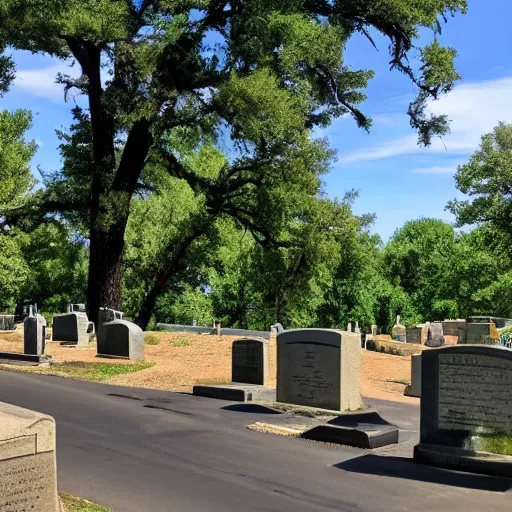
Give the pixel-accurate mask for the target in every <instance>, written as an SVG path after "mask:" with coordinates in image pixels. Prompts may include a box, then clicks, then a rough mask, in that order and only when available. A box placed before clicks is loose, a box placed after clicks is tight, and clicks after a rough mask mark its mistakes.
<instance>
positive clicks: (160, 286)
mask: <svg viewBox="0 0 512 512" xmlns="http://www.w3.org/2000/svg"><path fill="white" fill-rule="evenodd" d="M214 220H215V215H211V214H210V215H205V216H198V217H196V218H195V219H192V222H191V226H189V229H188V233H187V234H186V236H183V237H182V238H181V240H180V241H179V242H176V243H172V244H169V245H168V246H167V247H166V249H165V251H163V253H162V254H163V255H164V256H163V257H166V258H167V259H166V260H165V261H164V265H163V266H162V267H161V269H160V271H159V272H158V274H157V276H156V279H155V281H154V284H153V286H152V287H151V289H150V290H149V292H148V293H147V294H146V296H145V297H144V300H143V302H142V306H141V307H140V310H139V314H138V315H137V318H136V319H135V323H136V324H137V325H138V326H139V327H140V328H141V329H142V330H143V331H144V330H145V329H146V328H147V326H148V324H149V321H150V320H151V315H152V314H153V310H154V309H155V305H156V301H157V299H158V297H160V295H161V294H162V293H163V292H164V291H165V289H166V287H167V283H168V282H169V280H170V279H171V277H173V276H174V275H176V273H178V272H179V271H181V270H183V269H184V268H186V265H187V261H186V257H185V256H186V254H187V251H188V249H189V247H190V245H191V244H192V242H194V240H197V239H198V238H199V237H200V236H202V235H203V234H205V233H206V232H207V231H208V229H209V228H210V227H211V226H212V225H213V222H214Z"/></svg>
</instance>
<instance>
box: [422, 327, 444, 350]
mask: <svg viewBox="0 0 512 512" xmlns="http://www.w3.org/2000/svg"><path fill="white" fill-rule="evenodd" d="M425 345H426V346H427V347H442V346H443V345H444V334H443V324H442V323H441V322H432V323H431V324H430V325H429V326H428V336H427V341H426V342H425Z"/></svg>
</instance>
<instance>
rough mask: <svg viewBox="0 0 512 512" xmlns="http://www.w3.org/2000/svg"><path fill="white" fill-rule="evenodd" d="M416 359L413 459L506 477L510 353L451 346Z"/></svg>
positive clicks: (511, 414)
mask: <svg viewBox="0 0 512 512" xmlns="http://www.w3.org/2000/svg"><path fill="white" fill-rule="evenodd" d="M421 359H422V367H421V374H422V378H421V380H422V382H421V424H420V444H419V445H417V446H416V447H415V454H414V456H415V459H416V460H417V461H419V462H424V463H428V464H434V465H440V466H447V467H451V468H455V469H459V470H466V471H475V472H485V473H489V474H495V475H501V476H508V477H511V476H512V457H507V456H506V455H507V454H508V455H510V450H511V448H512V446H511V440H512V395H511V394H510V389H512V351H510V350H508V349H506V348H501V347H490V346H475V345H453V346H447V347H444V348H441V349H438V350H426V351H423V353H422V356H421ZM482 452H484V453H482ZM485 453H487V455H485ZM489 453H490V454H492V455H490V454H489Z"/></svg>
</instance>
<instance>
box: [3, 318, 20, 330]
mask: <svg viewBox="0 0 512 512" xmlns="http://www.w3.org/2000/svg"><path fill="white" fill-rule="evenodd" d="M15 328H16V324H15V323H14V315H0V331H14V329H15Z"/></svg>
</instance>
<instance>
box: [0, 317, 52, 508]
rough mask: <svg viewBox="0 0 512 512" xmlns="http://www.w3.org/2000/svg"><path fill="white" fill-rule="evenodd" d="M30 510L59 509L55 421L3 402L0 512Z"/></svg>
mask: <svg viewBox="0 0 512 512" xmlns="http://www.w3.org/2000/svg"><path fill="white" fill-rule="evenodd" d="M34 318H35V317H34ZM28 510H34V511H37V512H58V511H59V510H60V506H59V503H58V498H57V477H56V459H55V421H54V419H53V418H51V417H50V416H46V415H45V414H40V413H38V412H34V411H30V410H28V409H22V408H21V407H16V406H14V405H10V404H5V403H1V402H0V512H23V511H28Z"/></svg>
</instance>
